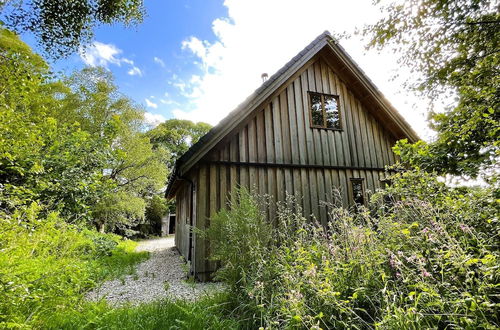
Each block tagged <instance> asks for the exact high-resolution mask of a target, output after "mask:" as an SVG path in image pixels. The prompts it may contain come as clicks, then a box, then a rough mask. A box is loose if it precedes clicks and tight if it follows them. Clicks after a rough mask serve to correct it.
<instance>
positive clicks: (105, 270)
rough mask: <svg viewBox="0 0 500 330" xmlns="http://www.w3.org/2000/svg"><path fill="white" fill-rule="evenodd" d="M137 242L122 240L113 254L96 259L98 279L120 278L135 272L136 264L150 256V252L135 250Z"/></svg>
mask: <svg viewBox="0 0 500 330" xmlns="http://www.w3.org/2000/svg"><path fill="white" fill-rule="evenodd" d="M137 244H138V243H137V242H135V241H132V240H122V241H120V243H119V244H118V246H117V247H116V248H115V249H114V250H113V254H112V255H111V256H109V257H104V258H100V259H97V260H96V267H95V269H96V272H95V273H94V274H95V275H94V276H95V279H96V281H99V282H100V281H104V280H108V279H114V278H119V277H122V276H124V275H132V274H134V273H135V271H136V268H135V266H136V265H137V264H138V263H140V262H142V261H144V260H146V259H148V258H149V252H147V251H141V252H137V251H135V248H136V247H137Z"/></svg>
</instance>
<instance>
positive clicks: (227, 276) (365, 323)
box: [207, 172, 500, 329]
mask: <svg viewBox="0 0 500 330" xmlns="http://www.w3.org/2000/svg"><path fill="white" fill-rule="evenodd" d="M393 180H394V182H395V183H394V185H393V187H392V188H391V191H388V192H385V193H384V192H380V193H379V194H378V195H377V196H375V198H374V199H373V202H372V203H371V204H370V205H369V207H368V209H362V210H361V211H357V212H356V213H350V212H349V211H347V210H345V209H343V208H342V207H336V206H335V205H330V207H329V210H330V212H329V217H330V222H329V227H328V228H323V227H322V226H321V225H319V224H318V223H314V222H311V221H309V220H307V219H305V218H304V217H303V216H302V215H301V214H300V211H301V210H300V207H299V206H298V205H297V204H296V203H294V202H293V200H292V199H291V200H289V201H287V202H286V203H282V204H280V205H279V207H278V215H277V221H276V225H274V226H273V227H271V226H270V225H269V224H268V222H267V221H266V220H265V217H264V216H263V215H262V214H261V213H260V211H259V210H260V209H261V206H259V205H258V203H257V202H256V201H255V199H254V198H252V197H251V196H250V195H249V194H248V193H247V192H246V191H242V192H240V194H239V198H238V199H237V200H238V203H235V204H233V205H232V206H231V209H230V210H224V211H221V212H220V213H218V214H217V215H215V216H214V217H213V218H212V219H211V228H210V229H209V230H208V232H207V234H208V236H209V238H210V239H211V248H212V251H213V252H212V257H213V258H214V259H215V260H217V261H219V262H220V263H221V268H220V269H219V270H218V271H217V274H216V276H217V278H219V279H220V280H223V281H225V282H227V283H228V284H229V288H230V290H231V295H230V297H231V299H232V301H233V305H234V308H235V313H237V314H238V315H240V317H241V318H243V319H253V320H254V322H255V324H254V326H263V327H271V328H318V327H319V328H373V327H379V328H393V329H399V328H402V329H406V328H414V329H418V328H478V327H479V328H495V327H498V326H499V325H500V323H499V318H498V313H497V311H498V308H499V302H498V292H499V285H498V283H499V281H498V280H499V275H498V274H499V273H498V268H499V266H500V263H499V260H500V259H499V258H500V255H499V251H498V231H499V228H498V212H496V210H498V200H495V199H494V198H493V197H494V196H495V195H494V194H495V193H496V192H495V191H494V190H488V189H483V190H481V192H479V191H478V190H471V191H469V192H468V193H465V192H464V190H463V189H458V190H457V189H451V188H447V187H446V186H444V185H442V184H440V183H439V182H438V181H436V179H435V178H432V176H429V175H426V174H422V173H418V172H409V173H407V174H399V175H398V176H397V177H394V178H393ZM410 183H411V185H413V188H411V185H410ZM412 192H413V193H412ZM403 193H404V194H403ZM384 194H391V195H392V196H396V195H397V196H399V198H397V199H396V201H394V203H393V204H392V205H381V201H383V200H384ZM485 201H490V202H489V203H488V202H485ZM292 210H295V211H292ZM485 228H488V229H489V231H488V230H485Z"/></svg>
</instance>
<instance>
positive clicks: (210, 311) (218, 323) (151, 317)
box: [46, 293, 243, 330]
mask: <svg viewBox="0 0 500 330" xmlns="http://www.w3.org/2000/svg"><path fill="white" fill-rule="evenodd" d="M227 301H228V298H227V296H226V295H225V294H223V293H221V294H219V295H217V296H214V297H207V298H204V299H201V300H199V301H196V302H187V301H182V300H179V301H169V300H162V301H157V302H152V303H148V304H143V305H139V306H131V305H128V306H123V307H119V308H111V307H110V306H109V305H107V304H106V303H105V302H104V301H103V302H100V303H92V304H91V303H88V304H85V305H82V306H81V308H79V309H78V310H74V311H71V312H69V313H62V314H54V315H53V316H52V317H51V318H50V319H49V321H48V323H47V324H46V326H47V327H48V328H53V329H117V330H118V329H120V330H122V329H123V330H125V329H131V330H135V329H239V328H241V327H242V325H243V324H242V323H241V322H240V321H237V320H236V319H234V318H230V317H229V316H228V315H229V314H230V311H229V310H228V303H227Z"/></svg>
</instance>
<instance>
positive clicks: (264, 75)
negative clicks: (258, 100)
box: [260, 72, 269, 83]
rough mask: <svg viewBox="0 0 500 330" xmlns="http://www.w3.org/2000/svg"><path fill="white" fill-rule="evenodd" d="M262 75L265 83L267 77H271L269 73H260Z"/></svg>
mask: <svg viewBox="0 0 500 330" xmlns="http://www.w3.org/2000/svg"><path fill="white" fill-rule="evenodd" d="M260 77H261V78H262V83H265V82H266V80H267V78H269V75H268V74H267V73H265V72H264V73H263V74H261V75H260Z"/></svg>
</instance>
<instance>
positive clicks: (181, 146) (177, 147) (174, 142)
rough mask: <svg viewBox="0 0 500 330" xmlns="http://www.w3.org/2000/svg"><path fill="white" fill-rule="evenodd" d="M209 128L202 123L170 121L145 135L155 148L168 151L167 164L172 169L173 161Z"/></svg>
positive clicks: (209, 127) (179, 120)
mask: <svg viewBox="0 0 500 330" xmlns="http://www.w3.org/2000/svg"><path fill="white" fill-rule="evenodd" d="M211 128H212V126H210V125H209V124H206V123H202V122H199V123H193V122H192V121H189V120H181V119H170V120H167V121H165V122H163V123H161V124H160V125H158V126H157V127H155V128H154V129H152V130H150V131H149V132H148V133H147V135H148V136H149V137H150V139H151V143H153V145H154V146H155V147H156V148H160V147H163V148H166V149H167V150H169V151H170V153H171V156H172V159H171V160H170V161H169V162H168V164H169V167H170V168H173V165H174V162H175V160H177V159H178V158H179V157H180V156H182V154H184V153H185V152H186V151H187V150H188V149H189V148H190V147H191V146H192V145H193V144H195V143H196V142H198V140H199V139H200V138H201V137H202V136H203V135H205V134H206V133H207V132H208V131H209V130H210V129H211Z"/></svg>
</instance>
